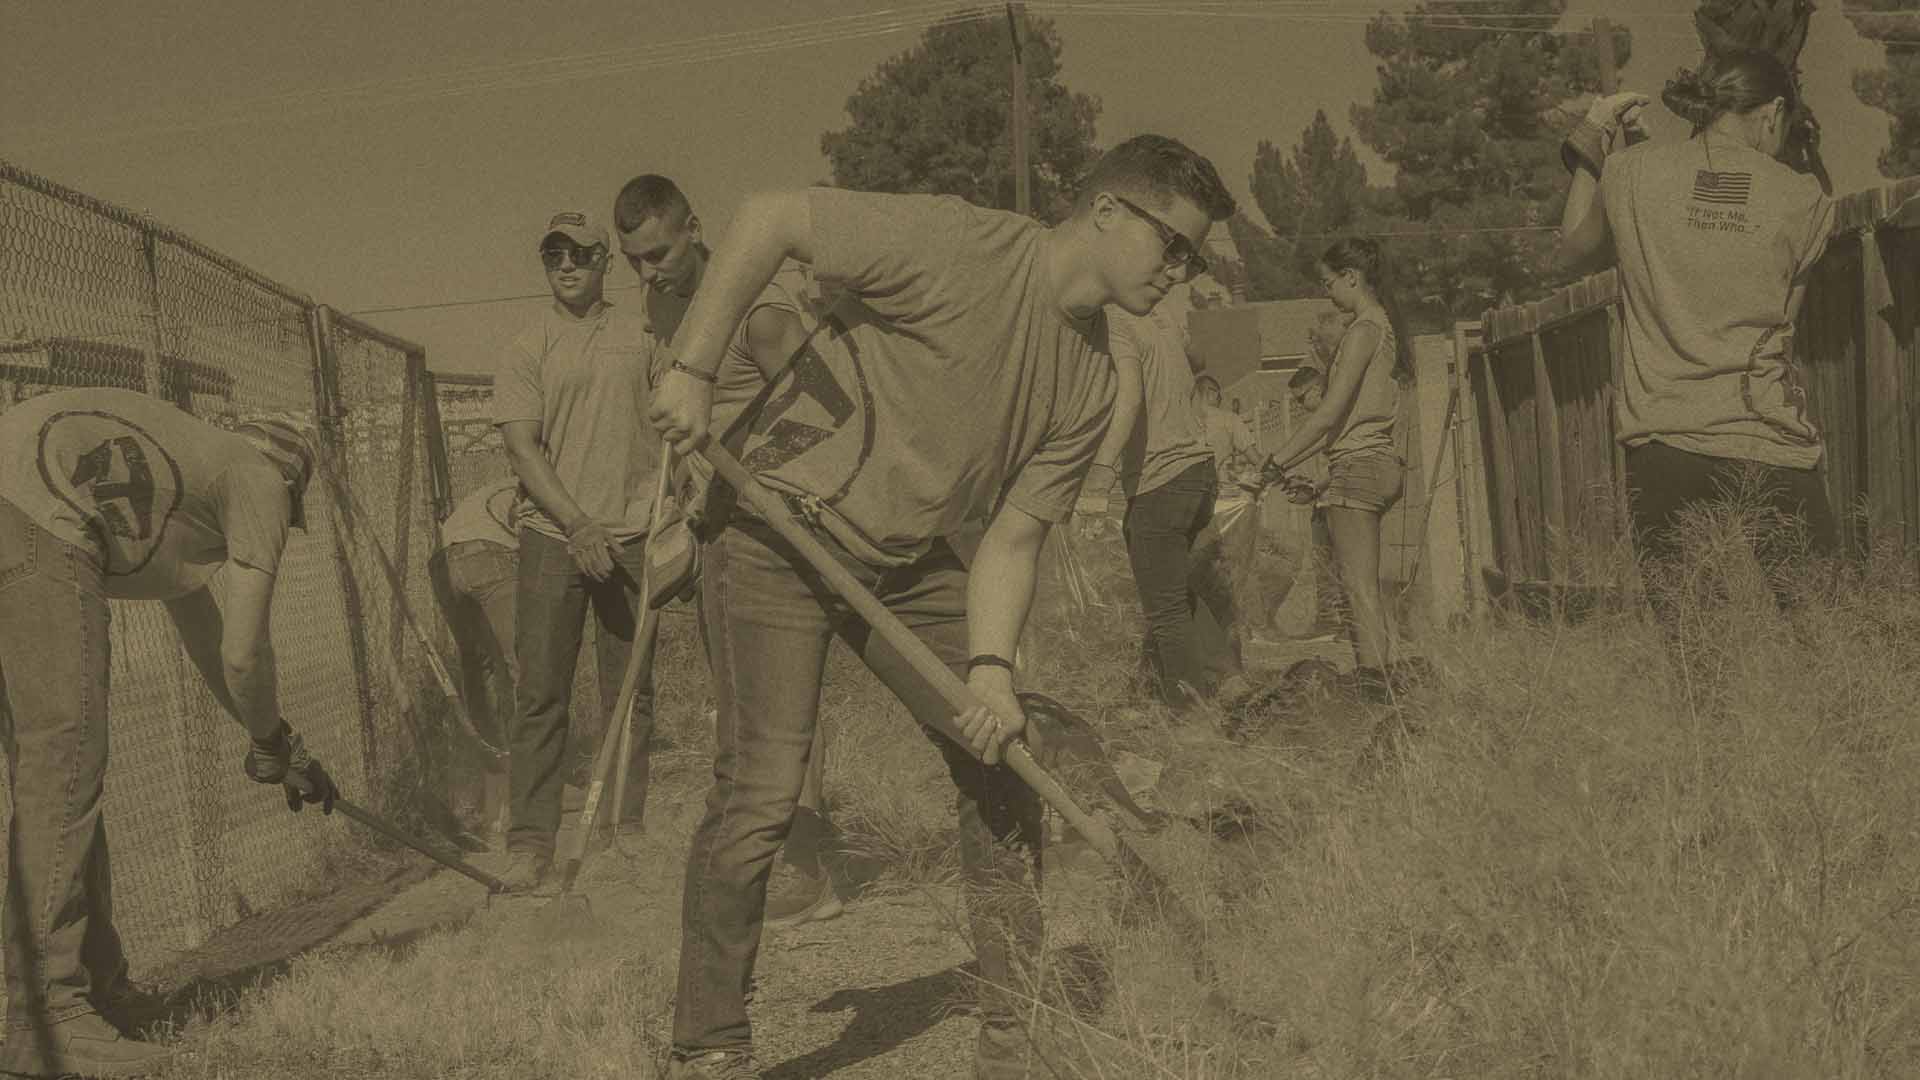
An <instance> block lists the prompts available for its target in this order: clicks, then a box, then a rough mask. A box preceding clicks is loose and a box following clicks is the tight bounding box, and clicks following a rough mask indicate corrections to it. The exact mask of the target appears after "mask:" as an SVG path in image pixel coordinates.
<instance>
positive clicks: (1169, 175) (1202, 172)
mask: <svg viewBox="0 0 1920 1080" xmlns="http://www.w3.org/2000/svg"><path fill="white" fill-rule="evenodd" d="M1102 191H1110V192H1113V193H1114V194H1116V195H1134V196H1142V197H1144V198H1143V201H1145V202H1146V203H1148V204H1149V205H1151V206H1153V207H1156V208H1160V209H1164V208H1165V207H1167V206H1168V205H1169V204H1171V203H1172V202H1173V200H1174V199H1176V198H1184V199H1186V200H1188V201H1189V202H1191V203H1193V204H1194V205H1195V206H1198V207H1199V208H1200V209H1201V210H1202V211H1204V212H1205V213H1206V215H1207V218H1208V220H1210V221H1225V220H1226V219H1228V218H1230V217H1232V216H1233V212H1234V209H1235V207H1234V202H1233V196H1232V195H1231V194H1229V193H1228V191H1227V186H1226V185H1225V184H1223V183H1221V182H1220V173H1219V171H1218V170H1216V169H1215V168H1214V167H1213V162H1211V161H1208V160H1207V159H1206V158H1204V157H1201V156H1200V155H1199V154H1197V153H1195V152H1193V151H1192V150H1191V149H1189V148H1188V147H1187V146H1186V144H1185V143H1182V142H1181V141H1180V140H1178V139H1170V138H1168V137H1166V136H1165V135H1135V136H1134V137H1133V138H1131V139H1128V140H1127V141H1126V142H1123V143H1121V144H1120V145H1119V146H1116V147H1114V148H1113V149H1111V150H1109V151H1107V152H1106V153H1104V154H1102V155H1100V160H1099V161H1096V162H1094V164H1093V168H1092V169H1090V170H1088V171H1087V175H1086V178H1085V179H1084V180H1082V181H1081V183H1080V193H1079V197H1078V198H1077V199H1075V200H1074V208H1075V210H1076V211H1085V210H1086V209H1087V208H1089V207H1090V206H1092V205H1093V197H1094V196H1095V195H1098V194H1099V193H1100V192H1102Z"/></svg>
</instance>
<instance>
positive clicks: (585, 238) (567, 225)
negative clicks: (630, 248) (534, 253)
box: [540, 210, 612, 248]
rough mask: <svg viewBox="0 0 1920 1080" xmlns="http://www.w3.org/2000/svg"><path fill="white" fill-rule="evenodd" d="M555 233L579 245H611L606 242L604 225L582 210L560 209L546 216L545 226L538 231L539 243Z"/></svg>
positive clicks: (544, 241) (605, 246)
mask: <svg viewBox="0 0 1920 1080" xmlns="http://www.w3.org/2000/svg"><path fill="white" fill-rule="evenodd" d="M555 233H559V234H560V235H561V236H564V237H566V238H567V239H569V240H571V241H573V242H574V243H576V244H578V245H580V246H581V247H595V246H598V247H603V248H611V247H612V245H611V244H609V243H607V229H606V226H604V225H602V224H600V223H599V222H597V221H595V220H593V218H591V217H589V216H587V213H586V211H584V210H562V211H560V212H559V213H557V214H555V215H553V216H552V217H551V218H548V219H547V227H546V228H545V229H542V230H541V231H540V243H541V244H543V245H544V244H545V243H546V242H547V237H549V236H552V235H553V234H555Z"/></svg>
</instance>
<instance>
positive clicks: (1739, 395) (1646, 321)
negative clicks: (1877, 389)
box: [1600, 134, 1834, 468]
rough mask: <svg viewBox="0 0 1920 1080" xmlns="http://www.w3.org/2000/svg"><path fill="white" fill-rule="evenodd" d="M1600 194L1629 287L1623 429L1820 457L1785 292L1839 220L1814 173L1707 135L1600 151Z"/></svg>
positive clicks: (1720, 452)
mask: <svg viewBox="0 0 1920 1080" xmlns="http://www.w3.org/2000/svg"><path fill="white" fill-rule="evenodd" d="M1600 194H1601V197H1602V198H1603V199H1604V200H1605V206H1606V212H1607V225H1608V227H1609V228H1611V229H1612V230H1613V236H1614V250H1615V252H1616V253H1617V255H1618V257H1619V265H1620V281H1621V285H1622V287H1623V290H1624V291H1625V293H1626V319H1625V323H1626V346H1627V348H1626V369H1625V380H1624V382H1623V385H1622V386H1621V388H1620V391H1621V392H1620V395H1619V398H1618V399H1617V400H1618V407H1617V429H1618V435H1619V438H1620V440H1621V441H1622V442H1624V443H1626V444H1627V445H1629V446H1636V445H1639V444H1641V443H1645V442H1662V443H1666V444H1667V445H1669V446H1673V447H1676V448H1678V449H1681V450H1688V451H1692V452H1694V453H1698V454H1707V455H1711V456H1714V457H1727V458H1740V459H1745V460H1750V461H1758V462H1762V463H1764V464H1769V465H1780V466H1787V467H1790V468H1811V467H1812V466H1814V465H1815V464H1817V463H1818V462H1819V461H1820V455H1821V439H1820V432H1819V429H1818V428H1816V427H1815V426H1814V424H1813V421H1812V419H1811V418H1810V417H1809V416H1808V414H1807V398H1806V393H1805V390H1804V383H1803V381H1802V379H1801V377H1800V372H1799V367H1798V365H1797V364H1796V363H1795V362H1794V359H1793V353H1792V349H1791V342H1792V337H1793V329H1792V326H1791V324H1790V323H1789V322H1788V321H1787V300H1788V296H1789V294H1790V293H1791V292H1792V290H1793V287H1794V285H1795V283H1796V282H1799V281H1800V280H1801V279H1802V278H1803V277H1804V276H1805V275H1806V272H1807V270H1808V268H1810V267H1811V266H1812V265H1813V263H1814V261H1815V260H1816V259H1818V258H1819V257H1820V253H1821V252H1822V251H1824V250H1825V248H1826V244H1827V237H1828V234H1829V233H1830V232H1831V231H1832V228H1833V213H1834V204H1833V201H1832V200H1831V199H1828V198H1827V197H1826V196H1825V195H1824V194H1822V192H1821V190H1820V184H1819V182H1818V181H1817V180H1815V179H1814V178H1813V177H1811V176H1804V175H1801V174H1799V173H1796V172H1794V171H1793V170H1792V169H1789V168H1787V167H1786V166H1785V165H1782V164H1781V163H1780V162H1778V161H1775V160H1774V159H1772V158H1770V157H1768V156H1766V155H1765V154H1762V153H1760V152H1759V151H1757V150H1754V149H1752V148H1751V147H1747V146H1743V145H1740V144H1737V143H1734V142H1730V141H1728V140H1726V139H1724V138H1722V137H1720V136H1717V135H1712V134H1708V135H1703V136H1701V137H1699V138H1694V139H1688V140H1686V141H1684V142H1667V143H1643V144H1641V145H1640V146H1637V147H1634V148H1632V149H1630V150H1627V151H1624V152H1622V153H1618V154H1614V155H1612V156H1610V157H1608V158H1607V163H1606V169H1605V171H1604V172H1603V173H1602V175H1601V178H1600Z"/></svg>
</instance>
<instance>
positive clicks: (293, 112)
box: [20, 0, 1920, 145]
mask: <svg viewBox="0 0 1920 1080" xmlns="http://www.w3.org/2000/svg"><path fill="white" fill-rule="evenodd" d="M1458 2H1466V0H1458ZM1487 2H1488V3H1493V2H1498V0H1487ZM1417 6H1418V5H1409V4H1405V3H1396V4H1384V5H1379V6H1377V7H1368V6H1356V5H1355V4H1353V3H1350V2H1346V0H1295V2H1291V3H1289V2H1286V0H1264V2H1263V0H1185V2H1181V0H1031V2H1030V3H1029V7H1031V8H1034V9H1038V10H1041V11H1044V12H1048V13H1058V14H1068V15H1129V16H1136V17H1137V16H1148V17H1162V18H1230V19H1242V20H1253V21H1260V22H1282V23H1296V24H1305V25H1316V24H1317V25H1328V26H1342V25H1368V24H1370V23H1371V22H1372V21H1373V20H1374V19H1375V18H1376V17H1377V16H1379V15H1389V16H1392V17H1395V18H1414V17H1417V18H1418V20H1419V25H1421V26H1423V27H1425V28H1427V29H1433V30H1450V31H1466V32H1474V33H1486V32H1490V31H1517V30H1522V29H1524V31H1525V32H1526V33H1530V34H1553V35H1561V36H1569V37H1579V36H1586V35H1587V34H1589V33H1590V31H1588V30H1586V29H1579V28H1575V29H1566V28H1560V27H1557V26H1550V25H1548V24H1547V23H1548V20H1557V19H1559V18H1560V16H1557V15H1555V16H1544V15H1543V16H1533V15H1515V14H1507V13H1498V12H1493V13H1483V14H1471V13H1465V12H1455V11H1447V12H1442V13H1438V14H1420V13H1419V12H1418V11H1417V10H1416V7H1417ZM1611 14H1612V17H1613V18H1615V19H1616V20H1618V19H1623V18H1634V19H1667V20H1684V19H1690V18H1691V16H1689V15H1688V14H1686V13H1685V12H1675V11H1671V10H1666V11H1653V10H1633V11H1615V12H1612V13H1611ZM1915 14H1920V13H1915ZM1000 15H1001V9H1000V8H999V7H997V6H989V5H981V6H976V7H960V8H956V7H955V6H954V5H953V4H952V3H950V2H942V0H920V2H917V3H905V4H900V5H897V6H892V7H887V8H882V9H877V10H875V11H870V12H864V13H861V14H858V15H843V16H833V17H827V18H819V19H808V20H803V21H798V22H792V23H785V24H779V25H775V26H768V27H761V28H756V29H749V30H737V31H726V32H721V33H713V34H703V35H698V36H695V37H689V38H682V39H677V40H674V41H667V42H656V43H652V44H648V45H644V46H639V47H635V48H631V49H617V50H600V51H595V52H581V53H569V54H564V55H559V56H551V57H544V58H541V59H537V60H525V61H514V62H509V63H502V64H491V65H483V66H478V67H473V68H467V69H463V70H459V71H453V72H440V73H434V74H425V75H417V76H409V77H406V78H400V79H388V80H377V81H369V82H363V83H357V84H352V85H348V86H341V87H330V88H320V89H314V90H305V91H298V92H295V93H289V94H281V95H275V96H269V97H263V98H256V99H252V100H250V101H247V102H244V103H242V104H241V105H239V106H237V107H235V108H233V109H229V110H226V111H224V112H216V113H212V114H201V115H196V116H192V117H173V118H164V117H162V118H155V119H153V120H151V121H148V122H146V123H142V124H138V125H131V126H124V127H119V128H114V129H108V130H102V131H96V132H93V133H91V134H88V133H84V132H82V133H76V132H74V131H73V130H71V129H70V128H69V129H61V130H48V129H42V130H39V131H28V132H23V133H22V134H21V136H20V138H22V139H25V140H27V141H30V142H31V141H59V142H61V143H62V144H63V145H73V144H75V143H81V144H84V143H97V142H109V141H116V140H120V139H126V138H137V137H151V136H155V135H167V134H183V133H187V132H192V131H200V130H206V129H210V128H216V127H224V126H229V125H234V124H245V123H249V122H253V121H258V120H266V119H273V120H284V119H287V118H289V117H291V116H299V115H305V114H312V113H323V112H337V111H342V110H347V109H354V108H362V109H365V108H384V107H388V106H393V105H399V104H406V103H415V102H423V101H433V100H439V99H444V98H453V97H462V96H467V95H471V94H481V93H491V92H494V91H500V90H521V89H533V88H538V87H544V86H554V85H559V84H563V83H569V82H579V81H583V80H589V79H597V78H607V77H610V76H614V75H622V74H630V73H637V72H642V71H650V70H655V69H659V68H665V67H675V66H684V65H690V64H692V65H698V64H708V63H715V62H719V61H722V60H731V59H738V58H741V57H748V56H757V55H763V54H769V53H776V52H787V51H792V50H795V49H808V48H820V47H824V46H829V45H836V44H840V43H843V42H848V41H854V40H860V39H864V38H872V37H879V36H885V35H891V34H899V33H906V32H912V31H922V30H927V29H930V28H933V27H935V26H940V25H948V24H957V23H964V22H970V21H976V20H981V19H991V18H997V17H999V16H1000ZM1536 23H1537V25H1536ZM1642 33H1643V34H1647V35H1648V36H1654V37H1672V38H1681V37H1688V38H1690V37H1692V36H1693V35H1692V34H1691V33H1690V32H1679V31H1676V32H1672V33H1666V32H1661V31H1642Z"/></svg>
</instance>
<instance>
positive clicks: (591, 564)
mask: <svg viewBox="0 0 1920 1080" xmlns="http://www.w3.org/2000/svg"><path fill="white" fill-rule="evenodd" d="M500 441H501V442H502V443H503V444H504V445H505V446H506V448H507V461H508V463H509V464H511V465H512V466H513V473H514V475H515V476H517V477H519V478H520V486H521V487H523V488H525V489H526V492H527V497H528V498H530V499H532V500H533V503H534V505H535V506H538V507H539V508H540V509H542V510H544V511H546V514H547V516H548V517H550V518H552V519H553V520H554V523H555V524H557V525H559V526H560V529H561V531H562V532H565V533H566V534H567V549H568V551H570V552H571V553H572V554H573V557H574V559H575V561H576V562H578V563H579V565H580V569H581V571H582V572H583V573H585V574H587V575H588V576H589V577H592V578H593V579H594V580H595V581H604V580H606V578H607V575H609V574H611V573H613V547H614V544H613V532H612V531H611V530H610V529H608V528H607V526H606V525H605V524H604V523H603V522H598V521H594V520H593V519H592V518H590V517H588V516H587V514H586V512H585V511H584V510H581V509H580V504H579V503H577V502H574V501H573V496H572V495H570V494H568V493H567V488H566V485H564V484H562V483H561V482H560V474H558V473H556V472H554V471H553V463H552V462H550V461H548V460H547V456H546V454H544V453H542V452H541V450H540V421H538V420H509V421H507V422H505V423H503V424H501V425H500Z"/></svg>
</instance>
